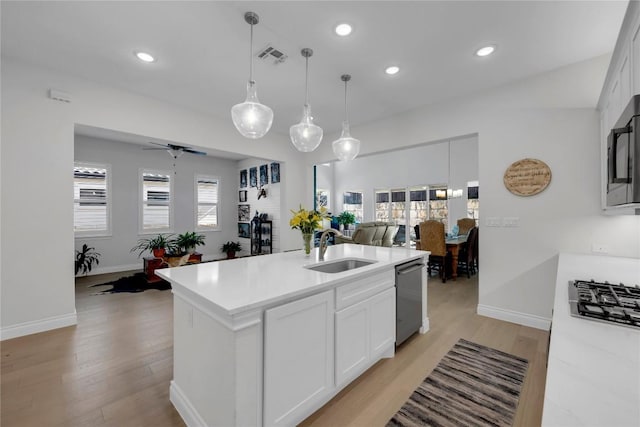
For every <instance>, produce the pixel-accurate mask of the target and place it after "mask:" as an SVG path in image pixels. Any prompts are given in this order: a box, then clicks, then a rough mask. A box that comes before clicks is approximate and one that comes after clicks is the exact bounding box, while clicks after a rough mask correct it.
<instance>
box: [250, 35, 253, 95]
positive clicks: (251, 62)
mask: <svg viewBox="0 0 640 427" xmlns="http://www.w3.org/2000/svg"><path fill="white" fill-rule="evenodd" d="M249 82H250V83H253V24H251V39H250V41H249Z"/></svg>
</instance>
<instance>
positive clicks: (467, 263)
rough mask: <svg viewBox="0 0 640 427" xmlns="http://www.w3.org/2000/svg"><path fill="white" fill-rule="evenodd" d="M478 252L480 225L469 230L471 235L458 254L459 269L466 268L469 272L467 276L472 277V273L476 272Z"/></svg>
mask: <svg viewBox="0 0 640 427" xmlns="http://www.w3.org/2000/svg"><path fill="white" fill-rule="evenodd" d="M477 253H478V227H473V228H471V230H469V236H468V237H467V242H466V244H465V245H464V246H463V247H462V249H461V250H460V253H459V254H458V270H460V267H462V268H464V270H465V271H466V272H467V277H468V278H470V277H471V275H472V274H475V273H476V260H477Z"/></svg>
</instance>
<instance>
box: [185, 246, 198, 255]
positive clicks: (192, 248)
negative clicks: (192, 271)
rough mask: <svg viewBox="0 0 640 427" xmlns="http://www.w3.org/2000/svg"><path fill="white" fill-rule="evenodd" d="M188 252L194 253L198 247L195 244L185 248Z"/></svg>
mask: <svg viewBox="0 0 640 427" xmlns="http://www.w3.org/2000/svg"><path fill="white" fill-rule="evenodd" d="M185 249H186V251H187V253H188V254H192V253H195V252H196V247H195V246H189V247H188V248H185Z"/></svg>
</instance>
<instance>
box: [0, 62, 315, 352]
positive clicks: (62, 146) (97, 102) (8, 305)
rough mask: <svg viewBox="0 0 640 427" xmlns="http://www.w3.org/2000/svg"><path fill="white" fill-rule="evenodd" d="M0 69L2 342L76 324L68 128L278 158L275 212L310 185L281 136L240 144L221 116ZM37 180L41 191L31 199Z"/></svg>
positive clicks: (36, 71) (284, 235)
mask: <svg viewBox="0 0 640 427" xmlns="http://www.w3.org/2000/svg"><path fill="white" fill-rule="evenodd" d="M0 71H1V85H2V130H1V132H2V133H1V136H2V147H1V149H2V155H1V156H0V158H1V161H2V164H1V166H2V167H1V171H0V173H1V174H2V175H1V176H2V177H1V179H0V182H2V192H1V193H2V194H1V197H2V202H1V203H2V218H1V221H2V224H1V228H2V243H1V250H0V252H1V253H2V260H1V261H2V270H1V277H0V280H1V294H0V296H1V299H2V303H1V309H2V313H1V317H0V319H1V325H2V329H1V330H0V332H1V336H2V338H3V339H4V338H9V337H13V336H19V335H24V334H28V333H33V332H38V331H42V330H47V329H51V328H54V327H59V326H64V325H68V324H74V323H75V322H76V318H75V300H74V274H73V273H74V272H73V262H72V260H73V253H74V252H73V251H74V233H73V193H72V190H71V189H72V179H73V174H72V173H70V171H71V170H72V168H73V159H74V153H73V147H74V143H73V140H74V125H75V124H82V125H86V126H94V127H100V128H105V129H113V130H116V131H119V132H126V133H131V134H135V135H144V136H147V137H150V138H157V139H162V140H167V141H174V142H176V143H178V144H182V145H189V146H198V147H203V148H205V149H206V148H209V147H210V148H215V149H219V150H224V151H229V152H236V153H241V154H243V155H246V156H247V157H256V158H264V157H266V158H270V159H275V160H280V161H281V162H282V163H286V164H287V170H286V174H287V175H286V176H288V177H290V178H291V179H288V180H287V181H286V182H282V183H281V184H280V187H281V203H282V205H283V206H284V207H286V209H289V208H293V207H297V206H298V205H299V204H300V203H304V202H305V201H306V200H307V199H305V196H304V194H305V193H304V189H305V188H306V186H310V185H311V184H310V183H307V182H306V180H307V178H308V177H309V176H310V174H309V173H308V171H309V170H310V168H309V167H307V166H305V165H304V162H303V161H302V159H303V156H302V155H301V154H299V153H298V152H297V151H296V150H295V149H294V148H293V147H292V145H291V143H290V142H289V139H288V136H283V135H278V134H275V133H270V134H269V135H267V136H266V137H265V138H263V139H261V140H259V141H253V140H247V139H245V138H243V137H242V136H240V135H239V134H238V132H237V131H236V130H235V128H234V126H233V124H232V123H231V119H230V118H217V117H211V116H209V115H205V114H201V113H198V112H194V111H190V110H186V109H184V108H180V107H178V106H175V105H171V104H167V103H163V102H160V101H158V100H155V99H151V98H147V97H143V96H139V95H136V94H133V93H128V92H124V91H121V90H118V89H114V88H111V87H106V86H103V85H100V84H97V83H94V82H90V81H86V80H82V79H79V78H76V77H74V76H70V75H66V74H60V73H57V72H55V71H53V70H46V69H42V68H36V67H32V66H30V65H28V64H24V63H21V62H18V61H15V60H13V59H9V58H5V57H3V58H2V64H1V70H0ZM50 88H55V89H59V90H63V91H64V92H67V93H69V94H71V96H72V98H73V101H72V102H71V103H70V104H67V103H63V102H59V101H53V100H51V99H48V98H47V92H48V90H49V89H50ZM276 120H277V117H276ZM26 168H28V170H29V171H37V174H38V176H37V178H33V179H29V174H26V173H25V171H26V170H27V169H26ZM43 176H44V177H46V179H47V182H48V183H49V184H50V187H49V188H50V190H49V191H47V192H46V193H43V192H42V191H40V190H41V182H42V177H43ZM9 183H10V184H9ZM24 194H38V195H39V197H37V198H35V197H25V196H24ZM310 198H311V196H309V199H310ZM233 200H234V201H235V200H237V195H236V197H235V198H234V199H233ZM43 205H44V206H47V208H46V215H44V216H43V212H42V209H41V207H42V206H43ZM280 232H281V235H280V236H279V237H280V241H281V246H282V249H288V248H299V246H300V245H299V240H300V237H299V233H295V232H293V231H292V230H290V229H289V228H281V230H280ZM36 248H37V249H36ZM34 251H37V252H38V254H42V256H38V260H37V263H36V264H34V261H33V257H32V256H25V255H24V254H33V253H34ZM16 254H20V255H19V256H18V255H16Z"/></svg>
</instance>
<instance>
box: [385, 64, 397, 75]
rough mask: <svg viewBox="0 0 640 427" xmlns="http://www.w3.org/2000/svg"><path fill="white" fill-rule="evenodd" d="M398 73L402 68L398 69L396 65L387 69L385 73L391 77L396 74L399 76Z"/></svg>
mask: <svg viewBox="0 0 640 427" xmlns="http://www.w3.org/2000/svg"><path fill="white" fill-rule="evenodd" d="M398 71H400V67H397V66H395V65H392V66H390V67H387V68H386V69H385V70H384V72H385V73H387V74H389V75H390V76H393V75H394V74H397V73H398Z"/></svg>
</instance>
